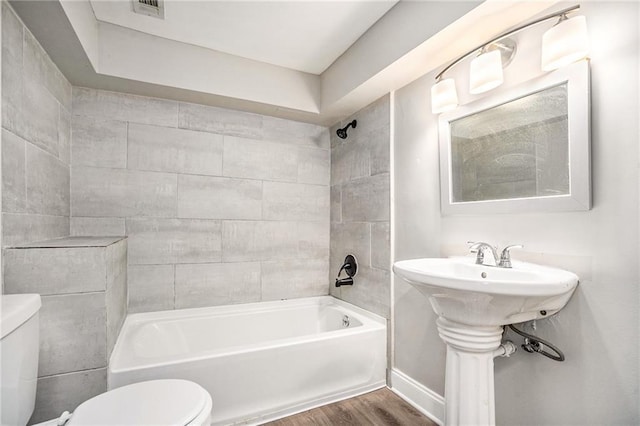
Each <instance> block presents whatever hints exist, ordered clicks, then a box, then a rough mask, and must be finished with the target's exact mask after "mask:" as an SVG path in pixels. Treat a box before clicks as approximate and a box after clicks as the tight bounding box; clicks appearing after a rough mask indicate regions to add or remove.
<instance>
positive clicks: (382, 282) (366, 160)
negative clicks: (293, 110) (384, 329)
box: [330, 95, 391, 318]
mask: <svg viewBox="0 0 640 426" xmlns="http://www.w3.org/2000/svg"><path fill="white" fill-rule="evenodd" d="M353 119H357V120H358V125H357V127H356V128H355V129H349V130H348V137H347V139H340V138H338V136H337V135H336V129H338V128H339V127H343V126H344V125H345V124H346V123H348V122H350V121H351V120H353ZM390 129H391V127H390V97H389V96H388V95H387V96H384V97H382V98H380V99H379V100H377V101H375V102H374V103H372V104H371V105H369V106H367V107H365V108H363V109H362V110H360V111H358V112H357V113H355V114H354V115H353V116H351V117H349V118H347V119H345V120H343V121H342V122H340V123H337V124H336V125H334V126H333V127H332V128H331V133H330V136H331V231H330V241H331V256H330V259H331V260H330V262H331V270H330V273H331V279H332V282H331V290H330V291H331V294H332V295H333V296H335V297H338V298H340V299H343V300H345V301H347V302H349V303H353V304H355V305H357V306H360V307H362V308H364V309H367V310H369V311H372V312H375V313H377V314H378V315H382V316H384V317H386V318H389V314H390V287H391V276H390V267H391V265H390V263H391V258H390V239H389V230H390V228H389V214H390V213H389V212H390V189H389V188H390V186H389V185H390V183H389V182H390V180H389V179H390V177H389V176H390V174H389V171H390V168H389V165H390V163H389V155H390V151H389V150H390V145H389V144H390V135H391V130H390ZM347 254H354V255H355V256H356V258H357V259H358V273H357V275H356V277H355V284H354V285H353V286H343V287H340V288H336V287H335V286H334V285H333V281H334V279H335V274H336V273H337V272H338V270H339V269H340V266H341V265H342V262H343V261H344V258H345V256H346V255H347Z"/></svg>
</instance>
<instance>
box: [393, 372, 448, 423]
mask: <svg viewBox="0 0 640 426" xmlns="http://www.w3.org/2000/svg"><path fill="white" fill-rule="evenodd" d="M390 388H391V390H392V391H393V392H394V393H396V394H397V395H398V396H399V397H400V398H402V399H404V400H405V401H407V402H408V403H409V404H411V405H412V406H413V407H415V408H416V409H417V410H418V411H420V412H421V413H422V414H424V415H425V416H427V417H429V418H430V419H431V420H433V421H434V422H436V423H437V424H439V425H440V426H442V425H444V398H443V397H442V396H440V395H438V394H437V393H436V392H434V391H432V390H431V389H429V388H428V387H426V386H424V385H423V384H421V383H418V382H416V381H415V380H413V379H412V378H411V377H409V376H407V375H406V374H404V373H403V372H401V371H399V370H396V369H395V368H394V369H392V370H391V387H390Z"/></svg>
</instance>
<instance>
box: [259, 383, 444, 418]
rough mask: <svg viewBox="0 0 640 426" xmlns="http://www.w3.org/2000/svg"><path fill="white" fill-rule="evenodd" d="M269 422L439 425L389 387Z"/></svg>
mask: <svg viewBox="0 0 640 426" xmlns="http://www.w3.org/2000/svg"><path fill="white" fill-rule="evenodd" d="M266 424H267V425H269V426H308V425H315V426H338V425H343V426H365V425H366V426H371V425H375V426H386V425H402V426H405V425H407V426H409V425H411V426H413V425H416V426H437V425H436V423H434V422H433V421H431V420H429V418H427V417H425V416H424V415H423V414H421V413H420V412H419V411H418V410H416V409H415V408H413V407H412V406H411V405H409V404H407V403H406V402H405V401H403V400H402V399H401V398H400V397H399V396H398V395H396V394H395V393H393V392H391V391H390V390H389V389H387V388H383V389H380V390H377V391H374V392H370V393H367V394H364V395H360V396H357V397H355V398H351V399H345V400H344V401H340V402H336V403H333V404H329V405H325V406H323V407H318V408H314V409H313V410H309V411H305V412H303V413H299V414H295V415H293V416H291V417H285V418H284V419H280V420H276V421H275V422H271V423H266Z"/></svg>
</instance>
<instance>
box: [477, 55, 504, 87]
mask: <svg viewBox="0 0 640 426" xmlns="http://www.w3.org/2000/svg"><path fill="white" fill-rule="evenodd" d="M502 81H503V76H502V55H501V54H500V50H491V51H487V50H486V49H484V48H483V49H482V50H481V52H480V55H478V56H477V57H476V58H475V59H474V60H473V61H471V65H469V93H471V94H474V95H476V94H478V93H484V92H487V91H489V90H491V89H494V88H496V87H498V86H500V85H501V84H502Z"/></svg>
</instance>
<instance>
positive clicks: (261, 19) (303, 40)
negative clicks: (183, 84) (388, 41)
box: [91, 0, 398, 74]
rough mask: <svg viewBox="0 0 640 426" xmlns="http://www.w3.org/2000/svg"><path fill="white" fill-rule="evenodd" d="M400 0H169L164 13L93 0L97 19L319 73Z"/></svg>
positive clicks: (241, 55) (130, 5)
mask: <svg viewBox="0 0 640 426" xmlns="http://www.w3.org/2000/svg"><path fill="white" fill-rule="evenodd" d="M397 1H398V0H358V1H301V0H297V1H191V0H165V1H164V19H159V18H156V17H151V16H145V15H141V14H138V13H134V12H133V7H132V3H131V1H123V0H121V1H105V0H91V7H92V8H93V11H94V14H95V16H96V19H98V21H102V22H108V23H111V24H115V25H119V26H121V27H125V28H130V29H133V30H136V31H140V32H143V33H147V34H151V35H155V36H158V37H163V38H166V39H169V40H175V41H179V42H183V43H188V44H191V45H195V46H200V47H205V48H208V49H213V50H216V51H219V52H224V53H229V54H232V55H236V56H240V57H242V58H247V59H253V60H256V61H260V62H265V63H268V64H272V65H278V66H281V67H285V68H290V69H294V70H297V71H303V72H307V73H311V74H320V73H322V72H323V71H324V70H325V69H327V68H328V67H329V66H330V65H331V64H332V63H333V62H334V61H335V60H336V59H337V58H338V57H339V56H340V55H342V54H343V53H344V52H345V51H346V50H347V49H348V48H349V46H351V45H352V44H353V43H354V42H355V41H356V40H357V39H358V38H359V37H360V36H362V34H364V33H365V32H366V31H367V29H369V28H370V27H371V26H372V25H373V24H374V23H375V22H376V21H377V20H378V19H380V18H381V17H382V16H383V15H384V14H385V13H386V12H387V11H388V10H389V9H391V8H392V7H393V6H394V5H395V4H396V3H397Z"/></svg>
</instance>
